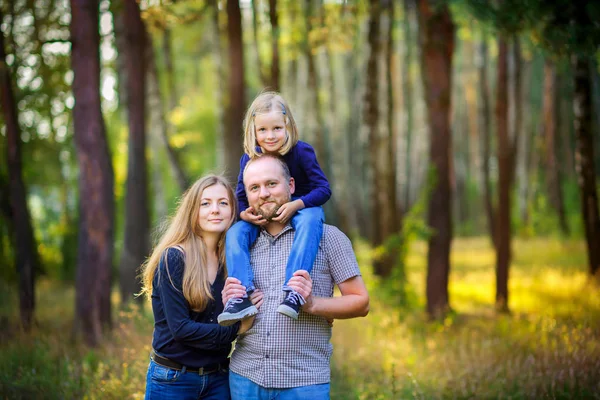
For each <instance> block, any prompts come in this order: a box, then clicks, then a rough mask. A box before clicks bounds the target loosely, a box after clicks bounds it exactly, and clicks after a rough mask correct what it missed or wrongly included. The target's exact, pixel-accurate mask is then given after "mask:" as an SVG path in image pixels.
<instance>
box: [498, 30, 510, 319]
mask: <svg viewBox="0 0 600 400" xmlns="http://www.w3.org/2000/svg"><path fill="white" fill-rule="evenodd" d="M496 90H497V92H496V130H497V135H498V151H497V154H498V217H497V219H496V308H497V310H498V311H500V312H508V273H509V266H510V259H511V244H510V240H511V227H510V189H511V180H512V179H511V175H512V174H511V168H512V149H511V144H510V137H509V132H508V44H507V42H506V40H505V39H504V38H500V39H499V44H498V80H497V83H496Z"/></svg>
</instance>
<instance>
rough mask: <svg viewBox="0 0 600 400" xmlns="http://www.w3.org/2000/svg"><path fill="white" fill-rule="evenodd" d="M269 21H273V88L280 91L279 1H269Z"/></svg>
mask: <svg viewBox="0 0 600 400" xmlns="http://www.w3.org/2000/svg"><path fill="white" fill-rule="evenodd" d="M269 19H270V21H271V88H272V89H273V90H275V91H279V90H280V83H279V19H278V16H277V0H269Z"/></svg>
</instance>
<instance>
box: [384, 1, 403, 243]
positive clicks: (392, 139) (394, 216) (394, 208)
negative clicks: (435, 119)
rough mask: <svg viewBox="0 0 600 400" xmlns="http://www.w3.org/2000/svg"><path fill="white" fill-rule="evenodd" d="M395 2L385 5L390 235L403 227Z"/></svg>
mask: <svg viewBox="0 0 600 400" xmlns="http://www.w3.org/2000/svg"><path fill="white" fill-rule="evenodd" d="M394 6H395V2H394V1H392V0H389V1H387V3H386V4H385V9H386V16H387V20H388V23H387V26H388V30H387V40H386V49H385V58H386V63H385V69H386V80H387V91H386V93H385V95H386V98H387V105H388V106H387V124H386V125H387V130H388V133H387V136H386V137H384V140H387V146H385V149H384V156H385V166H384V168H385V173H386V174H385V175H386V176H385V182H386V183H385V192H386V193H385V196H386V202H387V204H389V205H390V220H389V221H387V223H388V225H389V233H390V234H393V233H398V231H399V229H400V225H401V218H402V210H401V208H400V204H399V202H398V196H397V186H398V174H397V165H398V161H397V158H396V154H398V147H397V146H398V132H397V131H398V129H397V123H396V115H397V112H396V111H397V110H396V103H397V101H396V100H395V93H396V90H395V88H396V87H397V81H398V79H397V74H396V71H397V70H398V67H397V61H398V60H397V58H396V55H395V52H394V46H395V42H394V27H395V25H396V13H395V9H394Z"/></svg>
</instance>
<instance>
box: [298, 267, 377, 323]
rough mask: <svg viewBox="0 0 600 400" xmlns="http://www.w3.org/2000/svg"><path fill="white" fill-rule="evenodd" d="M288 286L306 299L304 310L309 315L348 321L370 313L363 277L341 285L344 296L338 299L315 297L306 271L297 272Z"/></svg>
mask: <svg viewBox="0 0 600 400" xmlns="http://www.w3.org/2000/svg"><path fill="white" fill-rule="evenodd" d="M288 285H289V286H290V287H291V288H292V289H294V290H296V291H297V292H298V293H300V294H301V295H302V296H303V297H304V298H305V299H306V304H304V306H302V310H303V311H304V312H307V313H309V314H313V315H317V316H320V317H324V318H327V319H348V318H356V317H364V316H366V315H367V314H368V313H369V293H368V292H367V288H366V286H365V283H364V281H363V279H362V277H361V276H354V277H352V278H350V279H347V280H345V281H344V282H342V283H340V284H339V285H338V287H339V288H340V292H341V294H342V295H341V296H337V297H316V296H313V295H312V280H311V278H310V275H309V274H308V272H306V271H305V270H300V271H297V272H295V273H294V277H292V279H290V282H289V284H288Z"/></svg>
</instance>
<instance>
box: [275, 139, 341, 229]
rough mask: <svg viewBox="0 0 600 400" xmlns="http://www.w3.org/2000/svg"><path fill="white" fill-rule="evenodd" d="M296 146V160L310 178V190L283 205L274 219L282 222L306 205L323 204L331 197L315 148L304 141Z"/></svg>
mask: <svg viewBox="0 0 600 400" xmlns="http://www.w3.org/2000/svg"><path fill="white" fill-rule="evenodd" d="M296 147H297V151H298V153H297V154H296V157H295V159H296V160H295V161H297V162H298V164H299V165H300V166H301V167H302V169H303V170H304V172H305V174H306V177H307V178H308V182H309V185H310V192H309V193H307V194H305V195H304V196H301V197H300V198H299V199H297V200H293V201H290V202H289V203H286V204H284V205H282V206H281V208H280V209H279V215H278V216H277V217H276V218H273V220H274V221H278V222H281V223H285V222H287V221H288V220H289V219H290V218H292V216H293V215H294V214H295V213H296V212H297V211H298V210H302V209H303V208H305V207H319V206H322V205H323V204H325V203H326V202H327V200H329V198H330V197H331V188H330V187H329V181H328V180H327V177H326V176H325V173H324V172H323V170H322V169H321V166H320V165H319V162H318V161H317V155H316V154H315V150H314V149H313V148H312V146H311V145H309V144H308V143H304V142H298V144H297V145H296ZM296 185H297V182H296ZM296 187H297V186H296Z"/></svg>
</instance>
